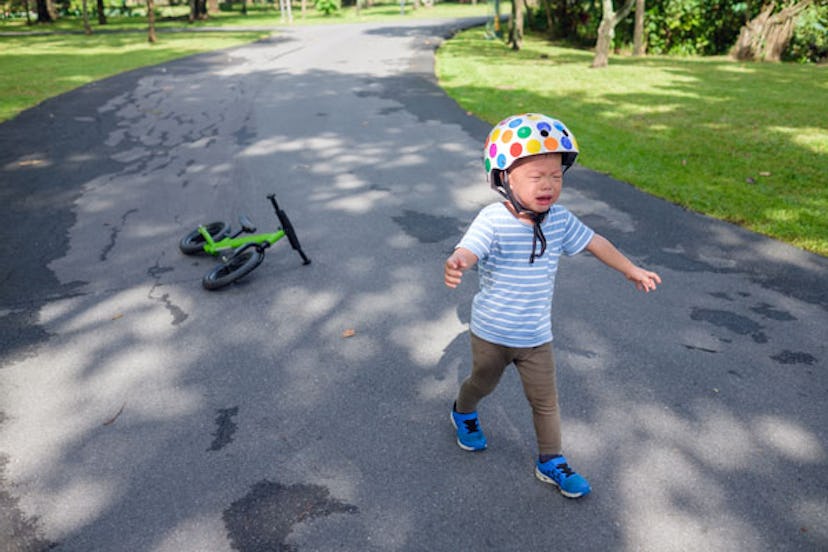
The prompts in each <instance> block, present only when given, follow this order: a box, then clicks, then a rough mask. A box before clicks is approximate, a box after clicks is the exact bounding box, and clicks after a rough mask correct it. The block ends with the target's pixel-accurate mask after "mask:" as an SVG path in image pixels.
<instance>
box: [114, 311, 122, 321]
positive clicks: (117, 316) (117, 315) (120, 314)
mask: <svg viewBox="0 0 828 552" xmlns="http://www.w3.org/2000/svg"><path fill="white" fill-rule="evenodd" d="M123 317H124V313H122V312H119V313H118V314H116V315H115V316H113V317H112V320H118V319H119V318H123Z"/></svg>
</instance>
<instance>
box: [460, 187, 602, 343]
mask: <svg viewBox="0 0 828 552" xmlns="http://www.w3.org/2000/svg"><path fill="white" fill-rule="evenodd" d="M541 228H542V230H543V234H544V236H546V242H547V244H546V252H545V253H544V254H543V256H542V257H536V258H535V262H534V264H530V263H529V255H530V254H531V252H532V236H533V228H532V226H531V225H529V224H526V223H524V222H521V221H520V220H518V219H517V217H515V216H514V215H513V214H512V213H511V212H510V211H509V210H508V208H507V207H506V206H505V205H504V204H503V203H495V204H492V205H489V206H487V207H485V208H483V210H481V211H480V213H479V214H478V215H477V217H476V218H475V219H474V221H473V222H472V224H471V226H470V227H469V229H468V231H467V232H466V234H465V235H464V236H463V238H462V239H461V240H460V243H459V244H457V247H463V248H465V249H468V250H469V251H471V252H472V253H474V254H475V255H476V256H477V258H478V271H479V273H480V291H479V292H478V293H477V294H476V295H475V296H474V302H473V303H472V316H471V331H472V333H474V334H475V335H476V336H478V337H480V338H482V339H485V340H486V341H489V342H490V343H495V344H498V345H505V346H507V347H537V346H538V345H543V344H544V343H547V342H549V341H551V340H552V293H553V291H554V287H555V273H556V272H557V270H558V259H559V258H560V256H561V253H563V254H565V255H575V254H576V253H580V252H581V251H583V249H584V248H585V247H586V246H587V245H589V242H590V241H591V240H592V237H593V236H594V235H595V232H593V231H592V229H591V228H589V227H588V226H586V225H585V224H584V223H582V222H581V221H580V220H578V218H577V217H576V216H575V215H573V214H572V213H570V212H569V210H567V209H566V208H565V207H561V206H560V205H553V206H552V208H551V209H550V211H549V214H548V215H547V216H546V217H545V218H544V220H543V223H542V224H541ZM538 248H540V244H538Z"/></svg>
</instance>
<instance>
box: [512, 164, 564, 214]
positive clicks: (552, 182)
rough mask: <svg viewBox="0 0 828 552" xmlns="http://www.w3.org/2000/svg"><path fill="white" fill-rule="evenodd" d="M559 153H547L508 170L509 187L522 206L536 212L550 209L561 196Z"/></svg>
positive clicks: (561, 182) (561, 176)
mask: <svg viewBox="0 0 828 552" xmlns="http://www.w3.org/2000/svg"><path fill="white" fill-rule="evenodd" d="M562 186H563V166H562V163H561V154H559V153H547V154H545V155H534V156H532V157H526V158H524V159H520V160H518V161H517V162H516V163H515V164H514V165H512V167H511V168H510V169H509V187H511V188H512V193H513V194H514V195H515V196H516V198H517V200H518V201H519V202H520V204H521V205H523V206H524V207H526V208H527V209H529V210H531V211H535V212H536V213H543V212H545V211H547V210H549V208H550V207H552V205H554V203H555V202H556V201H558V197H559V196H560V195H561V187H562Z"/></svg>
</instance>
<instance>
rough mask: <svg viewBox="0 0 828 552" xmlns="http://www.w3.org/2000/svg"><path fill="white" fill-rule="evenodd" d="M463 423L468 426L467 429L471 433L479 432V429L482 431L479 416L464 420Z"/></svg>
mask: <svg viewBox="0 0 828 552" xmlns="http://www.w3.org/2000/svg"><path fill="white" fill-rule="evenodd" d="M463 425H465V426H466V431H468V432H469V433H477V432H478V431H480V427H479V426H478V425H477V418H471V419H470V420H463Z"/></svg>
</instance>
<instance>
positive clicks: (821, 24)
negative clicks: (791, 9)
mask: <svg viewBox="0 0 828 552" xmlns="http://www.w3.org/2000/svg"><path fill="white" fill-rule="evenodd" d="M782 59H784V60H785V61H796V62H798V63H824V62H826V61H828V5H822V6H814V5H812V6H808V7H807V8H806V9H805V11H803V12H802V13H801V14H800V15H799V19H797V22H796V28H795V29H794V35H793V37H792V38H791V43H790V44H789V45H788V49H787V50H786V51H785V53H784V54H783V55H782Z"/></svg>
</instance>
